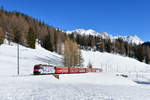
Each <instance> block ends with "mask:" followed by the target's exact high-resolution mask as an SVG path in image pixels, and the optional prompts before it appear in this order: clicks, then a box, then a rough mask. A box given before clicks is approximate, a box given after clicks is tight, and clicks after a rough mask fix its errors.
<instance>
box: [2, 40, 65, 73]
mask: <svg viewBox="0 0 150 100" xmlns="http://www.w3.org/2000/svg"><path fill="white" fill-rule="evenodd" d="M19 54H20V55H19V58H20V61H19V62H20V74H32V72H33V66H34V65H35V64H53V65H57V66H63V64H62V56H60V55H58V54H56V53H52V52H49V51H47V50H45V49H43V48H42V47H41V46H40V45H36V49H30V48H26V47H24V46H21V45H20V46H19ZM0 66H1V70H0V71H1V72H0V75H15V74H16V72H17V70H16V68H17V44H15V43H11V45H8V44H7V41H6V40H5V44H2V45H0ZM8 69H10V71H9V70H8Z"/></svg>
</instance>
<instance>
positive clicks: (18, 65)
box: [17, 43, 19, 75]
mask: <svg viewBox="0 0 150 100" xmlns="http://www.w3.org/2000/svg"><path fill="white" fill-rule="evenodd" d="M17 73H18V75H19V43H18V45H17Z"/></svg>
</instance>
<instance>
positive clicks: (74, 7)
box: [0, 0, 150, 41]
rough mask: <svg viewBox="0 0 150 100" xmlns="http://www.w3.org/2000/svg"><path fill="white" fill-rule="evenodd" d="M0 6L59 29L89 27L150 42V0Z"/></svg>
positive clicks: (35, 0) (6, 0) (11, 1)
mask: <svg viewBox="0 0 150 100" xmlns="http://www.w3.org/2000/svg"><path fill="white" fill-rule="evenodd" d="M1 5H3V6H4V8H5V9H6V10H8V11H14V10H16V11H20V12H22V13H25V14H28V15H29V16H33V17H34V18H37V19H40V20H43V21H44V22H46V23H47V24H49V25H51V26H54V27H56V28H61V29H62V30H74V29H78V28H83V29H93V30H95V31H97V32H100V33H101V32H108V33H110V34H112V35H137V36H139V37H140V38H141V39H143V40H144V41H150V6H149V5H150V0H0V6H1Z"/></svg>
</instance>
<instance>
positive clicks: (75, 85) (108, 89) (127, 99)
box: [0, 41, 150, 100]
mask: <svg viewBox="0 0 150 100" xmlns="http://www.w3.org/2000/svg"><path fill="white" fill-rule="evenodd" d="M6 42H7V41H6ZM19 50H20V75H19V76H18V75H17V45H16V44H14V43H12V44H11V46H10V45H8V44H7V43H6V44H3V45H1V46H0V100H149V98H150V85H149V84H144V82H145V81H144V79H145V80H146V82H147V83H148V82H150V80H149V79H150V75H149V73H148V72H150V71H149V67H150V66H149V65H147V64H144V63H141V62H138V61H137V60H134V59H131V58H128V57H121V56H119V55H113V54H108V53H100V52H92V51H88V52H87V51H82V54H83V58H84V66H87V65H88V63H89V61H90V62H91V63H92V64H93V67H101V68H103V69H104V72H103V73H87V74H69V75H68V74H64V75H60V79H59V80H58V79H56V78H54V77H53V76H52V75H40V76H33V75H32V72H33V66H34V65H35V64H39V63H42V64H48V63H49V64H54V65H57V66H63V63H62V59H63V58H62V56H60V55H58V54H56V53H54V52H49V51H47V50H45V49H43V48H42V47H41V46H39V45H36V49H30V48H26V47H23V46H19ZM116 73H127V74H128V75H129V78H124V77H122V76H120V75H118V76H117V75H116ZM137 73H139V74H137ZM133 77H138V78H137V80H136V81H137V82H143V84H141V83H140V84H137V83H136V82H134V81H133V79H134V78H133ZM140 80H143V81H140ZM148 80H149V81H148Z"/></svg>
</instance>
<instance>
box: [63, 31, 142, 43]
mask: <svg viewBox="0 0 150 100" xmlns="http://www.w3.org/2000/svg"><path fill="white" fill-rule="evenodd" d="M66 33H67V34H72V33H74V34H81V35H93V36H100V37H102V38H104V39H111V40H112V41H113V40H114V39H118V38H122V39H123V40H124V41H127V42H129V43H135V44H142V43H143V42H144V41H143V40H141V39H140V38H139V37H138V36H136V35H134V36H112V35H111V34H109V33H107V32H102V33H98V32H95V31H94V30H92V29H89V30H84V29H77V30H73V31H66Z"/></svg>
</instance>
